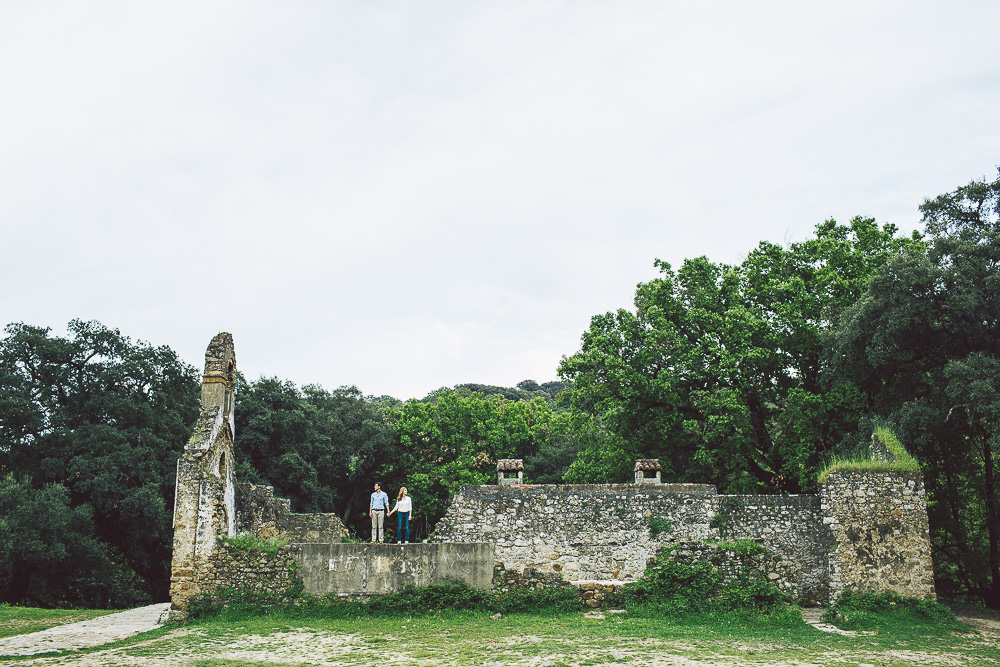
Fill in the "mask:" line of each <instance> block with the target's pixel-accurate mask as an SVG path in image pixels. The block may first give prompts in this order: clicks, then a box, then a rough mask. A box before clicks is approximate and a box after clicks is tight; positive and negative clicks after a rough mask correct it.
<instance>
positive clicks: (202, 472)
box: [170, 333, 348, 619]
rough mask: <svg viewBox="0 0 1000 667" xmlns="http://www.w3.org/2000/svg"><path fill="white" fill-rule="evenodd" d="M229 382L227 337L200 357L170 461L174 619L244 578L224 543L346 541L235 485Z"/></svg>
mask: <svg viewBox="0 0 1000 667" xmlns="http://www.w3.org/2000/svg"><path fill="white" fill-rule="evenodd" d="M235 380H236V352H235V349H234V347H233V337H232V335H230V334H228V333H220V334H219V335H217V336H216V337H215V338H213V339H212V342H211V343H209V346H208V350H207V351H206V353H205V373H204V376H203V379H202V387H201V411H200V412H199V415H198V422H197V423H196V425H195V428H194V432H193V433H192V435H191V438H190V439H189V440H188V442H187V444H186V445H185V446H184V453H183V454H182V455H181V457H180V459H178V461H177V482H176V484H177V486H176V490H175V492H174V493H175V495H174V541H173V559H172V561H171V565H170V600H171V603H172V604H171V617H172V618H174V619H183V618H184V616H185V614H186V609H187V602H188V600H190V599H191V598H193V597H195V596H197V595H199V594H201V593H205V592H211V591H214V590H215V588H216V586H217V585H218V584H219V582H220V581H230V582H231V583H233V584H237V583H238V581H237V580H242V579H246V578H247V577H248V576H249V575H248V574H247V572H244V570H246V567H248V566H243V565H237V564H236V563H237V561H238V562H243V560H244V559H243V558H242V557H240V556H238V555H236V554H235V553H233V552H232V550H230V549H226V548H223V542H222V539H223V538H224V537H232V536H234V535H236V534H237V533H240V532H246V533H250V534H253V535H256V536H258V537H262V538H267V537H272V536H281V537H283V538H286V539H289V541H302V542H304V541H320V542H340V541H341V539H342V538H343V537H344V536H346V535H347V534H348V533H347V529H346V528H345V527H344V525H343V524H342V523H341V522H340V519H339V518H337V517H336V516H335V515H333V514H316V515H311V514H293V513H292V512H291V511H290V503H289V501H287V500H283V499H280V498H275V497H274V495H273V489H272V488H271V487H263V486H253V485H239V484H237V483H236V477H235V474H234V468H235V460H234V458H233V442H234V437H235V424H234V413H233V408H234V403H235V394H234V388H235ZM234 559H235V560H234ZM262 567H263V566H262ZM234 568H235V569H234ZM241 568H242V569H241ZM258 569H260V568H258ZM270 571H271V568H269V567H263V569H260V572H259V578H261V579H262V580H273V577H272V576H271V575H269V574H268V572H270ZM234 572H236V573H239V575H238V576H235V575H233V573H234ZM234 576H235V579H234V578H233V577H234Z"/></svg>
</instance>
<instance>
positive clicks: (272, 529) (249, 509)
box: [236, 484, 348, 542]
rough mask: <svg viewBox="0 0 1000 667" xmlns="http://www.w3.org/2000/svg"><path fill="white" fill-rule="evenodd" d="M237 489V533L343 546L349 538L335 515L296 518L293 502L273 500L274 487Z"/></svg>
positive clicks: (345, 529)
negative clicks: (338, 543)
mask: <svg viewBox="0 0 1000 667" xmlns="http://www.w3.org/2000/svg"><path fill="white" fill-rule="evenodd" d="M236 489H237V494H236V532H238V533H250V534H252V535H257V536H258V537H263V538H268V537H274V536H278V535H280V536H282V537H283V538H285V539H287V540H288V541H289V542H340V541H342V540H343V539H344V538H345V537H347V536H348V531H347V528H346V527H345V526H344V524H343V522H341V520H340V517H338V516H337V515H336V514H296V513H294V512H292V511H291V507H292V503H291V501H289V500H287V499H285V498H275V497H274V488H273V487H270V486H258V485H255V484H238V485H237V487H236Z"/></svg>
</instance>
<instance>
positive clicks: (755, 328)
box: [0, 178, 1000, 608]
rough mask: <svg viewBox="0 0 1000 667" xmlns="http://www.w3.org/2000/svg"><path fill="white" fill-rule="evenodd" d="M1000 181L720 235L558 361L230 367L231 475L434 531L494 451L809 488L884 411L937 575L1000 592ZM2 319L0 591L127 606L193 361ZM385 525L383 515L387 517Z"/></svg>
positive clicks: (102, 331)
mask: <svg viewBox="0 0 1000 667" xmlns="http://www.w3.org/2000/svg"><path fill="white" fill-rule="evenodd" d="M998 207H1000V178H998V179H997V180H996V181H993V182H988V181H986V180H985V179H984V180H978V181H972V182H971V183H969V184H968V185H966V186H962V187H959V188H957V189H956V190H954V191H953V192H950V193H947V194H944V195H940V196H938V197H935V198H933V199H927V200H925V201H924V203H923V204H922V205H921V206H920V210H921V213H922V214H923V223H924V231H923V233H918V232H914V233H913V234H911V235H909V236H904V235H901V234H899V233H898V230H897V229H896V227H894V226H893V225H891V224H882V225H879V224H878V223H876V221H875V220H873V219H871V218H864V217H856V218H854V219H852V220H851V221H849V222H848V223H847V224H840V223H837V222H835V221H833V220H828V221H825V222H823V223H821V224H819V225H817V227H816V229H815V232H814V234H813V235H812V236H811V237H810V238H808V239H806V240H804V241H802V242H799V243H791V244H788V245H787V246H779V245H775V244H773V243H768V242H761V243H760V244H759V245H758V246H757V247H756V248H754V249H753V250H751V251H750V252H749V253H748V255H747V257H746V259H745V260H744V261H743V262H741V263H739V264H735V265H728V264H720V263H714V262H711V261H709V260H708V259H707V258H706V257H698V258H694V259H688V260H685V261H684V262H683V263H682V265H681V266H680V267H678V268H676V269H675V268H674V267H671V266H670V265H669V264H667V263H665V262H661V261H659V260H657V261H656V265H657V266H658V268H659V269H660V275H659V276H658V277H657V278H655V279H653V280H651V281H649V282H647V283H644V284H641V285H639V286H638V288H637V290H636V295H635V300H634V303H633V306H632V307H631V308H622V309H620V310H618V311H615V312H610V313H604V314H600V315H596V316H594V317H593V319H592V321H591V323H590V326H589V328H588V329H587V330H586V331H585V332H583V335H582V338H581V345H580V349H579V350H577V351H576V352H574V353H572V354H569V355H567V356H565V357H563V359H562V361H561V362H560V365H559V368H558V379H557V380H552V381H547V382H541V383H539V382H537V381H535V380H524V381H523V382H520V383H518V385H517V386H516V387H496V386H490V385H479V384H462V385H457V386H455V387H452V388H441V389H438V390H436V391H434V392H431V393H430V394H429V395H428V396H426V397H424V398H422V399H410V400H407V401H400V400H398V399H395V398H392V397H388V396H381V397H375V396H366V395H364V394H363V393H362V392H361V391H360V390H359V389H358V388H356V387H353V386H346V387H340V388H337V389H334V390H327V389H324V388H323V387H320V386H318V385H312V384H307V385H303V386H299V385H297V384H296V383H294V382H292V381H289V380H282V379H279V378H274V377H272V378H268V377H262V378H259V379H257V380H248V379H247V378H245V377H243V376H242V375H240V376H238V378H237V393H236V417H235V418H236V443H235V449H236V452H235V454H236V465H237V468H236V475H237V479H238V480H239V481H240V482H252V483H255V484H268V485H271V486H273V487H274V488H275V493H276V494H277V495H279V496H281V497H285V498H289V499H290V500H291V502H292V508H293V511H296V512H335V513H336V514H338V515H339V516H340V517H341V518H342V520H343V521H344V523H345V525H347V526H348V528H349V529H350V530H351V531H352V533H353V534H354V535H356V536H358V537H361V538H365V537H366V531H367V530H368V518H367V516H365V513H366V512H367V498H368V494H369V493H370V492H371V487H372V484H373V482H374V481H379V482H381V483H382V485H383V488H385V489H386V490H387V491H389V492H390V495H395V492H396V491H397V490H398V489H399V487H400V486H406V487H407V488H408V490H409V492H410V494H411V495H412V496H413V498H414V516H413V519H414V520H413V526H412V532H413V534H412V535H411V540H412V539H422V538H425V537H426V536H427V535H429V534H430V532H431V531H432V530H433V528H434V525H435V523H436V522H437V520H438V519H439V518H440V517H441V516H442V515H443V514H444V512H445V511H446V509H447V507H448V503H449V502H450V499H451V498H452V497H453V496H454V494H455V492H456V491H458V490H459V489H460V488H461V486H462V485H464V484H492V483H495V481H496V462H497V460H498V459H501V458H521V459H524V461H525V479H526V481H527V482H530V483H539V484H552V483H613V482H628V481H630V480H631V476H632V465H633V463H634V461H635V459H637V458H658V459H660V462H661V465H662V467H663V478H664V480H665V481H676V482H692V483H710V484H715V485H716V486H717V487H718V489H719V492H720V493H815V492H816V490H817V481H816V478H817V473H818V471H819V470H821V469H822V467H823V466H824V465H825V464H826V463H827V462H828V461H829V460H830V458H831V457H833V456H840V457H850V456H858V455H864V454H865V453H866V452H867V443H868V441H869V439H870V437H871V433H872V429H873V427H874V426H875V425H876V424H879V425H884V426H887V427H888V428H890V429H892V430H893V432H894V433H895V434H896V435H897V436H898V437H899V439H900V440H901V441H902V443H903V444H904V446H905V447H906V448H907V449H908V450H909V451H910V452H911V453H912V454H913V456H914V457H915V458H916V459H917V460H918V462H919V464H920V467H921V471H922V474H923V476H924V480H925V484H926V487H927V491H928V511H929V513H930V522H931V540H932V547H933V555H934V567H935V575H936V578H937V582H936V583H937V587H938V593H939V594H940V595H943V596H946V597H955V598H963V599H970V600H974V601H981V602H983V603H985V604H986V605H988V606H990V607H993V608H1000V504H998V500H1000V499H998V491H1000V489H998V486H997V485H998V477H997V476H998V470H997V461H996V458H995V457H994V456H993V454H994V450H995V448H996V447H997V446H998V444H1000V443H998V434H1000V428H998V424H1000V299H998V298H997V296H996V295H997V294H1000V208H998ZM4 332H5V334H4V337H3V338H2V339H0V602H9V603H13V604H32V605H40V606H88V607H127V606H132V605H139V604H145V603H149V602H154V601H161V600H165V599H166V598H167V593H168V589H169V565H170V548H171V538H172V531H171V518H172V517H171V510H172V507H173V494H174V474H175V463H176V460H177V458H178V456H180V454H181V452H182V450H183V446H184V443H185V442H186V441H187V439H188V437H189V436H190V431H191V428H192V426H193V424H194V422H195V419H196V417H197V414H198V407H199V406H198V400H199V387H200V369H198V368H195V367H193V366H191V365H189V364H186V363H185V362H183V361H182V360H180V359H179V358H178V357H177V355H176V353H175V352H174V351H173V350H171V349H170V348H169V347H166V346H160V347H153V346H150V345H148V344H146V343H142V342H138V343H135V342H132V341H131V340H130V339H129V338H127V337H126V336H123V335H122V334H121V333H120V332H119V331H118V330H117V329H113V328H109V327H107V326H104V325H103V324H100V323H98V322H92V321H91V322H85V321H81V320H74V321H72V322H70V324H69V327H68V335H67V336H66V337H65V338H60V337H56V336H53V335H51V332H50V330H49V329H48V328H45V327H39V326H32V325H27V324H23V323H14V324H10V325H8V326H7V327H6V328H5V330H4ZM389 523H390V528H391V527H392V526H391V524H392V522H389Z"/></svg>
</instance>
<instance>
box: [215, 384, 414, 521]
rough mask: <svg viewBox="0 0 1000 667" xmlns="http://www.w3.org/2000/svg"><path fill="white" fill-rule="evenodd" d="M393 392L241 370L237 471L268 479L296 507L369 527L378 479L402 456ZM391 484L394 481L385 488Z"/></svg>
mask: <svg viewBox="0 0 1000 667" xmlns="http://www.w3.org/2000/svg"><path fill="white" fill-rule="evenodd" d="M393 403H394V401H393V400H392V399H389V398H386V397H382V398H375V397H371V396H369V397H365V396H363V395H362V394H361V392H360V391H359V390H358V389H357V388H356V387H340V388H339V389H336V390H334V391H332V392H330V391H327V390H325V389H323V388H322V387H319V386H315V385H307V386H305V387H303V388H302V389H299V388H298V387H297V386H296V385H295V384H293V383H291V382H282V381H279V380H278V379H277V378H261V379H260V380H258V381H256V382H248V381H246V379H244V378H242V377H240V378H239V379H238V382H237V394H236V433H237V434H238V435H237V437H236V443H235V447H236V460H237V465H238V466H239V467H238V469H237V478H238V479H239V480H240V481H244V482H253V483H256V484H268V485H271V486H273V487H274V488H275V493H276V494H277V495H278V496H280V497H283V498H288V499H290V500H291V501H292V508H293V511H296V512H337V513H339V514H340V516H341V519H342V520H343V521H344V523H345V524H346V525H348V526H349V527H351V528H353V529H354V531H355V534H363V532H364V524H365V521H366V520H367V519H366V518H365V517H364V516H362V513H363V512H367V511H368V494H369V493H370V492H371V487H372V484H373V483H374V481H375V480H378V479H380V478H381V477H382V476H383V475H384V474H385V468H386V466H387V465H388V464H389V463H390V462H391V461H393V460H395V459H397V458H398V456H399V455H398V441H397V439H396V437H395V434H394V432H393V429H392V427H391V425H390V424H388V423H387V421H386V420H385V419H384V417H383V413H384V411H385V410H386V408H387V407H388V406H389V405H392V404H393ZM386 488H388V487H386Z"/></svg>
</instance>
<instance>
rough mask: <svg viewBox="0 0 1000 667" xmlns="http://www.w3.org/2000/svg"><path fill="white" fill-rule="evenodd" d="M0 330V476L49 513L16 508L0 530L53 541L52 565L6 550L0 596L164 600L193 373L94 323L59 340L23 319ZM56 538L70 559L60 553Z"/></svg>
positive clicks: (194, 391)
mask: <svg viewBox="0 0 1000 667" xmlns="http://www.w3.org/2000/svg"><path fill="white" fill-rule="evenodd" d="M5 333H6V336H5V337H4V338H3V339H2V340H0V386H2V387H3V391H2V392H0V473H2V474H4V475H8V474H10V473H13V474H14V475H15V476H16V477H7V478H6V480H5V482H4V493H5V494H10V495H8V496H7V497H8V498H15V497H17V498H22V499H23V500H22V501H20V502H23V503H26V504H27V505H34V506H37V507H39V508H40V509H39V512H40V516H45V517H51V520H49V519H46V521H45V522H44V523H43V522H39V523H37V524H32V523H31V522H30V521H28V522H25V521H23V520H22V519H19V518H17V517H18V516H21V515H14V516H13V518H12V519H11V518H8V519H7V522H6V523H5V524H4V525H5V526H6V529H7V530H11V531H14V533H15V534H17V535H19V536H20V540H21V541H22V543H24V544H48V545H50V551H51V553H50V561H49V562H50V564H54V563H56V562H58V563H59V566H58V568H56V567H55V566H54V565H53V567H52V568H50V567H48V566H45V567H43V566H42V562H43V561H44V559H43V558H42V556H41V555H40V553H41V551H44V549H41V548H40V547H39V549H35V550H31V549H28V550H22V551H18V552H9V551H8V552H6V556H5V558H4V560H3V561H2V562H0V569H2V570H3V571H2V572H0V584H2V582H3V581H4V580H5V579H6V581H7V582H8V583H7V587H6V588H5V589H4V590H0V595H3V596H4V597H3V599H4V600H6V601H10V602H33V603H45V604H90V605H95V606H104V605H109V604H110V605H113V606H124V605H128V604H133V603H137V602H143V601H152V600H162V599H164V597H165V596H166V591H167V587H168V585H169V581H168V580H169V575H168V567H169V562H170V545H171V539H172V533H171V528H170V522H171V516H170V510H171V508H172V506H173V496H174V472H175V465H176V461H177V457H178V456H179V454H180V452H181V450H182V448H183V446H184V442H185V441H186V440H187V438H188V436H189V435H190V433H189V430H190V428H191V425H192V424H193V422H194V419H195V417H196V416H197V411H198V380H197V377H198V376H197V372H196V371H195V369H193V368H192V367H191V366H188V365H187V364H184V363H183V362H181V361H180V360H179V359H178V358H177V356H176V354H175V353H174V352H173V351H172V350H171V349H169V348H167V347H152V346H150V345H147V344H145V343H132V342H131V341H130V340H129V339H128V338H126V337H124V336H122V335H121V334H120V333H119V332H118V331H117V330H114V329H108V328H106V327H104V326H102V325H100V324H98V323H96V322H81V321H79V320H74V321H72V322H70V324H69V337H68V338H60V337H55V336H51V335H50V333H49V330H48V329H42V328H38V327H33V326H28V325H25V324H12V325H9V326H8V327H7V328H6V330H5ZM29 485H30V486H29ZM11 507H13V505H12V506H11ZM7 511H11V510H10V509H9V508H8V510H7ZM0 516H6V517H10V515H8V514H6V513H5V514H4V515H0ZM32 531H36V532H35V533H34V534H33V533H32ZM58 535H63V536H64V537H65V539H62V538H57V536H58ZM94 540H96V541H97V542H99V543H100V545H101V546H100V548H97V547H95V546H94ZM63 542H64V543H65V548H66V550H67V551H66V552H65V554H75V556H74V557H69V556H68V555H65V554H63V555H62V556H60V554H62V553H63V552H61V551H60V550H59V549H58V548H55V547H54V545H55V544H57V543H63ZM56 570H58V574H54V572H55V571H56ZM96 571H100V572H102V573H104V574H102V576H100V577H97V576H96V575H95V572H96ZM15 573H16V576H15ZM52 577H58V578H59V580H60V581H61V582H62V583H61V584H60V585H58V586H56V585H53V584H51V582H52V581H53V579H52Z"/></svg>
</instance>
